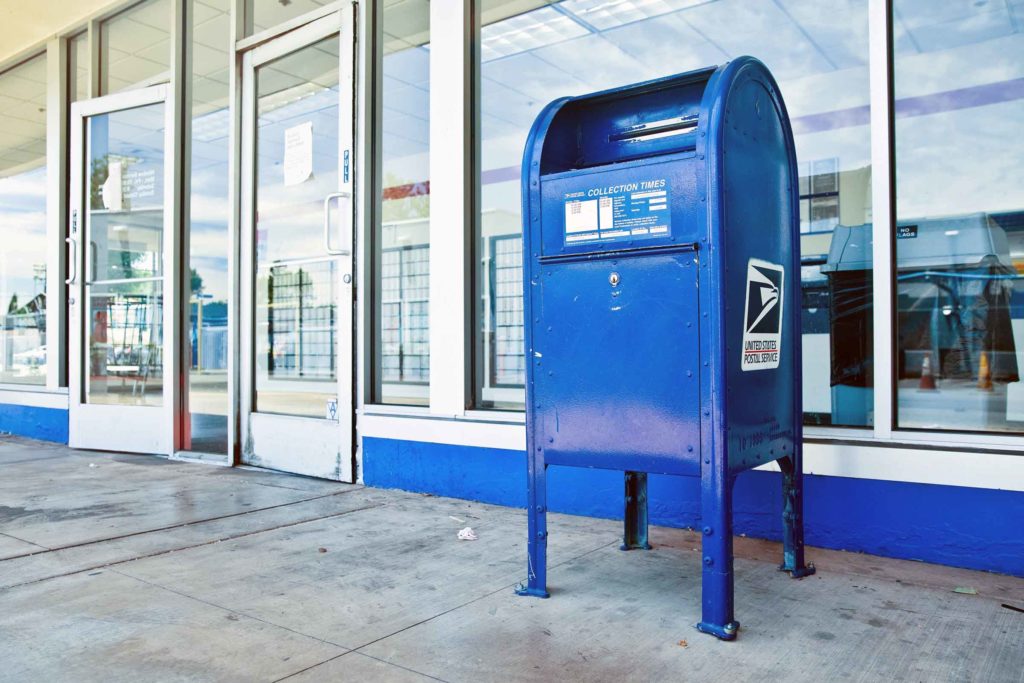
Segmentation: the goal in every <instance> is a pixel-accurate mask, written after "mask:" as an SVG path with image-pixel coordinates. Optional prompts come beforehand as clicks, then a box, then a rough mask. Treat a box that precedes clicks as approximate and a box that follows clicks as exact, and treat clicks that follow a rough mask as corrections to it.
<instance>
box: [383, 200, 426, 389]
mask: <svg viewBox="0 0 1024 683" xmlns="http://www.w3.org/2000/svg"><path fill="white" fill-rule="evenodd" d="M428 228H429V224H428V221H427V220H426V219H411V220H403V221H393V222H390V223H385V224H384V226H383V231H382V234H383V237H384V243H383V244H382V245H381V264H380V268H381V285H380V307H381V308H380V323H379V324H380V340H381V347H380V361H379V362H380V378H381V382H382V383H383V385H384V388H383V390H382V391H383V392H384V393H385V394H386V395H388V396H390V397H395V398H404V399H406V400H410V401H417V402H419V401H425V400H426V399H427V389H428V382H429V380H430V334H429V333H430V318H429V315H428V301H429V298H430V270H429V258H430V245H429V242H428V234H427V232H428Z"/></svg>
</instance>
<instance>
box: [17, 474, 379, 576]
mask: <svg viewBox="0 0 1024 683" xmlns="http://www.w3.org/2000/svg"><path fill="white" fill-rule="evenodd" d="M363 488H364V487H362V486H359V487H354V488H351V489H347V490H345V491H334V492H332V493H325V494H323V495H319V496H313V497H312V498H303V499H301V500H295V501H291V502H288V503H279V504H277V505H268V506H266V507H261V508H254V509H252V510H242V511H241V512H232V513H229V514H226V515H219V516H217V517H207V518H205V519H196V520H192V521H191V522H181V523H180V524H171V525H168V526H163V527H157V528H156V529H145V530H143V531H133V532H131V533H128V534H120V535H117V536H108V537H106V538H97V539H94V540H92V541H82V542H81V543H70V544H68V545H61V546H55V547H53V548H49V547H47V546H44V545H40V544H38V543H32V542H31V541H26V543H32V545H36V546H39V547H40V548H46V550H39V551H35V552H31V553H22V554H20V555H12V556H10V557H5V558H3V559H2V560H0V562H7V561H8V560H17V559H21V558H23V557H32V556H34V555H44V554H46V553H51V552H56V551H58V550H70V549H71V548H83V547H85V546H90V545H97V544H100V543H108V542H110V541H120V540H122V539H125V538H132V537H134V536H145V535H146V534H155V533H159V532H161V531H170V530H172V529H182V528H185V527H189V526H196V525H197V524H206V523H208V522H217V521H219V520H222V519H231V518H232V517H242V516H244V515H251V514H252V513H254V512H264V511H266V510H276V509H278V508H284V507H289V506H291V505H300V504H302V503H308V502H310V501H313V500H320V499H321V498H330V497H331V496H341V495H345V494H346V493H352V492H353V491H362V490H363ZM5 535H6V534H5ZM11 538H14V537H13V536H12V537H11ZM19 540H20V539H19Z"/></svg>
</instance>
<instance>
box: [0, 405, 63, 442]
mask: <svg viewBox="0 0 1024 683" xmlns="http://www.w3.org/2000/svg"><path fill="white" fill-rule="evenodd" d="M0 431H3V432H10V433H11V434H17V435H18V436H25V437H28V438H30V439H40V440H41V441H55V442H56V443H65V444H66V443H67V442H68V411H67V410H65V409H60V408H38V407H35V406H20V405H15V404H13V403H0Z"/></svg>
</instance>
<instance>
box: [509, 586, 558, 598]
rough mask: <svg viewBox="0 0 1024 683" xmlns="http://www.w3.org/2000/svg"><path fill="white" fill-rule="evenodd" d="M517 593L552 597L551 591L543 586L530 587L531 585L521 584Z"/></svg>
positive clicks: (530, 596) (533, 596) (532, 596)
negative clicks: (542, 587)
mask: <svg viewBox="0 0 1024 683" xmlns="http://www.w3.org/2000/svg"><path fill="white" fill-rule="evenodd" d="M516 595H521V596H523V597H527V598H550V597H551V593H548V592H547V591H546V590H543V589H541V588H530V587H529V586H521V587H519V588H516Z"/></svg>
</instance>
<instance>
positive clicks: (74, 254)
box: [64, 237, 78, 285]
mask: <svg viewBox="0 0 1024 683" xmlns="http://www.w3.org/2000/svg"><path fill="white" fill-rule="evenodd" d="M64 242H66V243H67V245H68V247H69V248H68V271H69V272H68V279H66V280H64V284H66V285H73V284H75V280H77V279H78V240H76V239H75V238H74V237H65V238H64Z"/></svg>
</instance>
